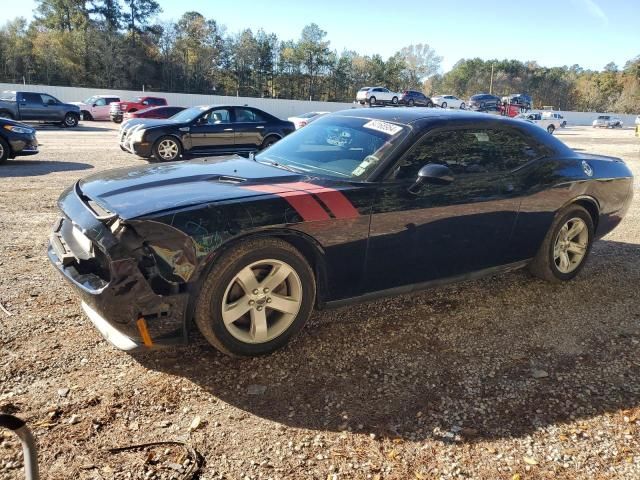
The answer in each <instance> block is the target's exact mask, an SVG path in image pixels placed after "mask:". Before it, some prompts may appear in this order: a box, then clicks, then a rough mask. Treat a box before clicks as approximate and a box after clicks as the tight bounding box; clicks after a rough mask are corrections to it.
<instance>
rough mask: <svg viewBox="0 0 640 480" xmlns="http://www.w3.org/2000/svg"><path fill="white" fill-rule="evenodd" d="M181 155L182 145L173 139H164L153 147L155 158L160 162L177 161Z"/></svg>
mask: <svg viewBox="0 0 640 480" xmlns="http://www.w3.org/2000/svg"><path fill="white" fill-rule="evenodd" d="M181 153H182V145H181V144H180V141H179V140H177V139H176V138H173V137H162V138H160V139H159V140H158V141H157V142H156V143H155V145H154V146H153V157H154V158H155V159H156V160H157V161H159V162H171V161H173V160H177V159H178V158H179V157H180V154H181Z"/></svg>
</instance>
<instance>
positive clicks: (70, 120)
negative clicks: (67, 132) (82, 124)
mask: <svg viewBox="0 0 640 480" xmlns="http://www.w3.org/2000/svg"><path fill="white" fill-rule="evenodd" d="M63 123H64V126H65V127H68V128H73V127H77V126H78V116H77V115H76V114H75V113H67V114H66V115H65V116H64V122H63Z"/></svg>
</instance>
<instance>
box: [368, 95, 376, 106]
mask: <svg viewBox="0 0 640 480" xmlns="http://www.w3.org/2000/svg"><path fill="white" fill-rule="evenodd" d="M375 104H376V97H371V98H370V99H369V106H370V107H371V106H373V105H375Z"/></svg>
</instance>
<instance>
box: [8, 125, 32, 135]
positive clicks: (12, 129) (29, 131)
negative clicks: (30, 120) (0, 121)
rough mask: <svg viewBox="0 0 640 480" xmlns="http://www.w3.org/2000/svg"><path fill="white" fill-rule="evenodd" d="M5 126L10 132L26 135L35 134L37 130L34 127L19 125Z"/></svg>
mask: <svg viewBox="0 0 640 480" xmlns="http://www.w3.org/2000/svg"><path fill="white" fill-rule="evenodd" d="M3 128H4V129H5V130H8V131H10V132H13V133H21V134H24V135H33V134H34V133H36V131H35V130H34V129H33V128H25V127H19V126H17V125H5V126H4V127H3Z"/></svg>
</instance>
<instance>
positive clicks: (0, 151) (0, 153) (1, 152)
mask: <svg viewBox="0 0 640 480" xmlns="http://www.w3.org/2000/svg"><path fill="white" fill-rule="evenodd" d="M2 157H4V147H3V146H2V143H0V161H2Z"/></svg>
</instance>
